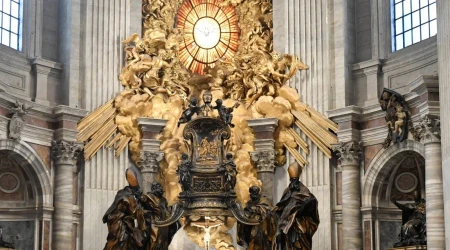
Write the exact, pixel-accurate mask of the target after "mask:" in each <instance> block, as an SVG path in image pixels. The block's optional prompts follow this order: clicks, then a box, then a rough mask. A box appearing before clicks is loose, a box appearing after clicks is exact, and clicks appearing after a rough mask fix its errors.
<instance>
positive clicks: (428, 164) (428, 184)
mask: <svg viewBox="0 0 450 250" xmlns="http://www.w3.org/2000/svg"><path fill="white" fill-rule="evenodd" d="M425 193H426V202H427V203H426V204H427V210H426V211H427V212H426V217H427V249H436V250H437V249H444V248H445V231H444V201H443V189H442V157H441V143H440V142H433V143H426V144H425Z"/></svg>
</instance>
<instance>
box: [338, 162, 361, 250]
mask: <svg viewBox="0 0 450 250" xmlns="http://www.w3.org/2000/svg"><path fill="white" fill-rule="evenodd" d="M361 227H362V221H361V187H360V178H359V165H342V232H343V241H344V242H343V243H344V249H345V250H361V249H362V229H361Z"/></svg>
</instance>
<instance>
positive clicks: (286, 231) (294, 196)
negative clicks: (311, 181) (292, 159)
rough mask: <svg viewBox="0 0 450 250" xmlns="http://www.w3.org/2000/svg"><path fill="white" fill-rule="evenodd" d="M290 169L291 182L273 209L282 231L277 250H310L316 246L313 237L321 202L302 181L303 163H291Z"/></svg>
mask: <svg viewBox="0 0 450 250" xmlns="http://www.w3.org/2000/svg"><path fill="white" fill-rule="evenodd" d="M288 172H289V177H290V179H291V183H290V184H289V187H288V188H286V190H285V191H284V193H283V197H282V198H281V200H280V202H278V204H277V205H276V206H275V208H274V210H273V211H274V212H275V213H276V215H277V217H278V232H277V236H276V242H275V244H274V245H273V250H277V249H283V250H300V249H301V250H309V249H312V237H313V235H314V233H315V232H316V231H317V228H318V226H319V223H320V220H319V212H318V210H317V205H318V202H317V199H316V197H314V195H313V194H311V192H310V191H309V189H308V188H307V187H306V186H305V185H303V183H302V182H301V181H300V180H299V176H300V174H301V168H300V167H299V165H298V164H297V163H293V164H291V165H290V166H289V168H288Z"/></svg>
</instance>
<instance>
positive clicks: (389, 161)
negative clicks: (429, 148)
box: [362, 140, 425, 208]
mask: <svg viewBox="0 0 450 250" xmlns="http://www.w3.org/2000/svg"><path fill="white" fill-rule="evenodd" d="M407 152H414V153H417V154H419V155H420V156H422V157H424V154H425V147H424V145H423V144H422V143H419V142H417V141H414V140H406V141H404V142H402V143H397V144H394V145H392V146H390V147H389V148H387V149H382V150H380V151H379V152H378V153H377V154H376V155H375V157H374V158H373V160H372V162H371V163H370V166H369V167H368V169H367V173H366V174H365V176H364V179H363V188H362V207H363V208H369V207H376V206H377V205H378V204H377V198H378V197H377V195H376V192H377V191H378V190H379V187H380V185H381V183H382V182H383V180H384V179H385V178H386V176H388V174H389V172H390V170H391V168H390V167H389V166H395V165H396V164H397V163H399V162H400V161H401V160H402V159H403V158H404V157H405V153H407Z"/></svg>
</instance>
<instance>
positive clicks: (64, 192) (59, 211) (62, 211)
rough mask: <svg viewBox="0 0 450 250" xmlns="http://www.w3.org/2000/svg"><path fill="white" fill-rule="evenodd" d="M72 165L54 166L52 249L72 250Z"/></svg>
mask: <svg viewBox="0 0 450 250" xmlns="http://www.w3.org/2000/svg"><path fill="white" fill-rule="evenodd" d="M73 167H74V166H73V165H71V164H56V169H55V194H54V206H55V212H54V217H53V247H52V248H53V249H71V248H72V212H73V211H72V210H73V209H72V192H73V182H72V176H73Z"/></svg>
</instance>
